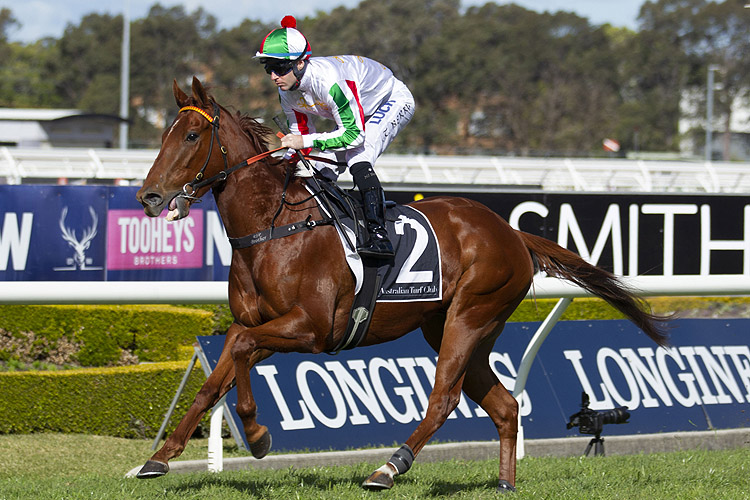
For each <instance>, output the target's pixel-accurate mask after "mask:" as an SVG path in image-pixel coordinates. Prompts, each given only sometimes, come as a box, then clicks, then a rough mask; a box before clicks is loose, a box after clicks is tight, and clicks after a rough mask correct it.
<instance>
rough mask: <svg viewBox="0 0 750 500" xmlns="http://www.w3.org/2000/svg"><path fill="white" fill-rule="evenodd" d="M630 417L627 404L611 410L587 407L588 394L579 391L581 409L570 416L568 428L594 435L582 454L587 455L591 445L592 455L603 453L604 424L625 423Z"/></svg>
mask: <svg viewBox="0 0 750 500" xmlns="http://www.w3.org/2000/svg"><path fill="white" fill-rule="evenodd" d="M629 418H630V413H628V407H627V406H620V407H619V408H614V409H612V410H604V411H596V410H592V409H591V408H589V395H588V394H586V392H585V391H584V392H583V393H581V411H579V412H578V413H576V414H574V415H571V416H570V421H569V422H568V424H567V427H568V429H572V428H573V427H578V431H579V432H580V433H581V434H593V435H594V436H595V437H594V438H593V439H592V440H591V441H590V442H589V444H588V446H587V447H586V451H585V452H584V455H588V454H589V451H591V447H592V446H595V451H594V455H604V439H603V438H602V437H601V433H602V430H603V429H604V425H605V424H626V423H628V419H629Z"/></svg>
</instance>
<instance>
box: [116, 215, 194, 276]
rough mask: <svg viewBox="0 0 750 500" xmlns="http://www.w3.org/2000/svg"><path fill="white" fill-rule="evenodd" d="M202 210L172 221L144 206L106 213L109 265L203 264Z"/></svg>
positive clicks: (160, 266) (181, 266)
mask: <svg viewBox="0 0 750 500" xmlns="http://www.w3.org/2000/svg"><path fill="white" fill-rule="evenodd" d="M202 242H203V210H191V211H190V215H188V216H187V217H185V218H184V219H180V220H177V221H172V222H169V221H167V219H166V218H165V217H148V216H147V215H146V214H144V213H143V211H142V210H110V211H109V212H108V213H107V268H108V269H110V270H121V269H127V270H130V269H177V268H179V269H186V268H193V267H202V266H203V244H202Z"/></svg>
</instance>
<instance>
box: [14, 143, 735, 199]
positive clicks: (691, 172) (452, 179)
mask: <svg viewBox="0 0 750 500" xmlns="http://www.w3.org/2000/svg"><path fill="white" fill-rule="evenodd" d="M157 153H158V151H156V150H127V151H121V150H117V149H75V148H52V149H41V148H39V149H23V148H8V147H3V148H0V182H1V181H2V180H3V179H4V180H5V182H7V183H9V184H20V183H22V182H24V180H26V179H47V180H51V181H53V182H56V181H57V179H70V180H76V179H81V180H84V181H85V180H89V179H91V180H97V179H99V180H108V181H112V180H115V179H118V180H122V181H125V182H129V183H132V184H140V182H141V181H142V179H144V178H145V176H146V173H147V172H148V169H149V168H150V167H151V164H152V163H153V161H154V159H155V158H156V155H157ZM749 167H750V165H748V164H747V163H738V162H698V161H656V160H625V159H585V158H517V157H503V156H425V155H384V156H382V157H381V158H380V159H379V160H378V163H377V170H378V173H379V175H380V177H381V180H382V181H383V182H385V183H387V184H434V185H443V184H448V185H481V186H502V187H524V188H529V187H531V188H536V189H543V190H546V191H595V192H600V191H605V192H606V191H634V192H690V193H699V192H703V193H750V168H749ZM342 180H343V181H350V180H351V178H350V177H348V174H344V176H342Z"/></svg>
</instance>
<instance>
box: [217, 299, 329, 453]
mask: <svg viewBox="0 0 750 500" xmlns="http://www.w3.org/2000/svg"><path fill="white" fill-rule="evenodd" d="M308 323H309V322H308V318H307V316H306V315H305V313H304V312H303V311H302V310H300V309H294V310H293V311H292V312H290V313H287V314H285V315H283V316H281V317H279V318H276V319H274V320H272V321H269V322H268V323H264V324H262V325H260V326H256V327H252V328H245V329H243V331H242V332H240V334H239V335H238V336H237V340H236V341H235V343H234V345H233V346H232V348H231V356H232V359H233V361H234V373H235V377H236V381H237V415H239V417H240V419H241V420H242V426H243V428H244V430H245V436H246V438H247V441H248V443H249V444H250V451H251V452H252V454H253V456H254V457H255V458H263V457H264V456H265V455H266V453H268V451H269V450H270V448H271V435H270V434H269V432H268V428H267V427H266V426H265V425H260V424H259V423H258V422H257V420H256V417H257V411H258V407H257V404H256V403H255V399H254V398H253V392H252V386H251V384H250V368H252V365H253V364H254V361H253V360H254V357H255V356H256V355H257V354H256V353H257V352H258V350H259V349H260V350H266V349H271V350H273V351H282V352H289V351H300V352H312V351H313V347H314V345H315V336H314V334H313V333H300V332H312V329H311V328H310V326H309V324H308Z"/></svg>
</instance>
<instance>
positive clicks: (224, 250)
mask: <svg viewBox="0 0 750 500" xmlns="http://www.w3.org/2000/svg"><path fill="white" fill-rule="evenodd" d="M136 191H137V188H134V187H103V186H30V185H29V186H0V281H3V280H4V281H9V280H31V281H33V280H58V281H73V280H76V281H77V280H110V281H118V280H164V281H169V280H225V279H226V278H227V275H228V270H229V267H228V266H229V263H230V261H231V247H230V245H229V243H228V241H227V240H226V235H225V233H224V229H223V227H222V224H221V220H220V217H219V215H218V212H217V211H216V205H215V204H214V202H213V199H212V197H211V196H206V197H204V200H203V203H202V204H200V205H195V206H194V207H193V210H191V213H190V216H189V218H187V219H185V220H182V221H178V222H176V223H171V224H170V223H167V222H165V220H164V219H163V218H158V219H151V218H149V217H146V215H145V214H144V213H143V210H142V208H141V207H140V205H139V204H138V203H137V202H136V201H135V193H136ZM421 193H422V194H423V195H425V196H432V195H441V194H445V193H440V192H429V191H421ZM414 194H415V192H406V191H397V190H395V189H394V190H391V191H389V192H388V197H389V198H391V199H393V200H396V201H398V202H401V203H404V202H407V201H410V200H412V199H413V196H414ZM450 194H455V195H461V196H466V197H468V198H473V199H477V200H479V201H481V202H483V203H485V204H486V205H488V206H489V207H490V208H492V209H493V210H495V211H496V212H497V213H499V214H500V215H501V216H503V217H504V218H506V219H507V220H508V221H509V222H510V223H511V224H512V225H513V226H514V227H518V228H520V229H522V230H524V231H528V232H530V233H534V234H540V235H542V236H545V237H547V238H549V239H551V240H554V241H557V242H558V243H560V244H561V245H563V246H565V247H567V248H569V249H571V250H573V251H575V252H577V253H579V254H580V255H582V256H583V257H584V258H586V259H587V260H589V261H590V262H592V263H595V264H599V265H602V266H604V267H606V268H608V269H610V270H613V271H614V272H615V273H617V274H624V275H638V274H656V275H658V274H663V275H667V276H668V275H673V274H675V275H679V274H689V275H692V274H703V275H705V274H747V275H750V204H748V199H747V197H746V196H709V195H664V194H659V195H633V194H606V195H602V194H555V193H553V194H544V193H538V194H518V193H461V192H454V193H450ZM248 203H251V201H248Z"/></svg>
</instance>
